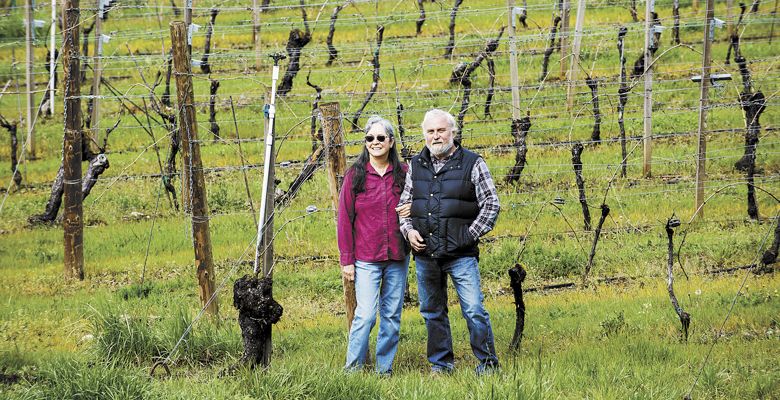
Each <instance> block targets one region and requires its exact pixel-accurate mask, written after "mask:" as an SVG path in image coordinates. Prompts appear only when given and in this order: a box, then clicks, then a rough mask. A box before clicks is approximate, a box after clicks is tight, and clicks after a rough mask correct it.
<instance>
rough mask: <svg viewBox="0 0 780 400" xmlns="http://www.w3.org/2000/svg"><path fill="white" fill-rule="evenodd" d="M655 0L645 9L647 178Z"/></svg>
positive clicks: (644, 160)
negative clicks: (651, 47) (651, 48)
mask: <svg viewBox="0 0 780 400" xmlns="http://www.w3.org/2000/svg"><path fill="white" fill-rule="evenodd" d="M654 9H655V0H647V5H646V7H645V93H644V99H645V101H644V119H643V121H644V134H643V135H642V137H643V145H644V146H643V150H644V152H643V157H642V175H643V176H644V177H645V178H649V177H650V176H652V170H651V163H652V154H653V148H652V144H653V143H652V142H653V67H652V65H650V64H651V63H652V62H653V53H652V52H651V50H650V46H652V44H653V37H654V36H653V10H654Z"/></svg>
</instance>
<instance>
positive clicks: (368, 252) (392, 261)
mask: <svg viewBox="0 0 780 400" xmlns="http://www.w3.org/2000/svg"><path fill="white" fill-rule="evenodd" d="M422 130H423V136H424V139H425V148H423V149H422V151H421V152H420V153H419V154H418V155H416V156H414V157H413V158H412V160H411V161H410V162H409V163H408V164H402V162H401V160H400V159H399V156H398V152H397V150H396V141H395V134H394V133H395V131H394V129H393V126H392V124H391V123H390V122H389V121H388V120H386V119H384V118H381V117H379V116H372V117H371V118H370V119H369V120H368V122H367V123H366V127H365V129H364V133H365V146H364V147H363V149H362V151H361V153H360V156H358V159H357V160H356V161H355V163H354V164H353V165H352V166H351V167H350V168H349V170H348V171H347V173H346V174H345V177H344V184H343V187H342V188H341V194H340V198H339V205H338V223H337V234H338V245H339V252H340V263H341V271H342V275H343V276H344V277H345V278H346V279H348V280H354V281H355V294H356V298H357V308H356V309H355V318H354V320H353V321H352V329H351V330H350V332H349V344H348V347H347V357H346V359H347V360H346V366H345V369H346V370H347V371H353V370H358V369H361V368H362V367H363V366H364V364H365V362H366V354H367V352H368V342H369V335H370V333H371V330H372V328H373V327H374V324H375V322H376V314H377V310H378V311H379V317H380V324H379V332H378V336H377V344H376V372H377V373H379V374H381V375H389V374H391V373H392V364H393V359H394V358H395V354H396V351H397V350H398V341H399V331H400V324H401V310H402V309H403V296H404V289H405V286H406V275H407V270H408V266H409V248H410V247H411V250H412V252H413V253H414V257H415V263H416V271H417V287H418V295H419V301H420V313H421V314H422V316H423V318H424V319H425V326H426V328H427V331H428V346H427V356H428V361H429V362H430V364H431V372H432V373H450V372H452V370H453V368H454V361H455V357H454V354H453V350H452V334H451V332H450V322H449V318H448V309H447V277H448V276H449V277H450V279H451V280H452V282H453V285H454V286H455V290H456V292H457V294H458V299H459V300H460V305H461V310H462V314H463V316H464V318H465V319H466V323H467V325H468V329H469V337H470V342H471V349H472V351H473V352H474V355H475V356H476V357H477V359H478V360H479V365H478V366H477V368H476V372H477V374H478V375H481V374H484V373H491V372H494V371H495V370H497V369H498V358H497V356H496V351H495V346H494V340H493V330H492V328H491V324H490V316H489V315H488V312H487V311H486V310H485V308H484V306H483V304H482V303H483V295H482V290H481V287H480V275H479V267H478V258H479V248H478V244H479V238H480V237H481V236H482V235H484V234H486V233H488V232H489V231H490V230H492V229H493V226H494V225H495V221H496V218H497V217H498V212H499V209H500V206H499V201H498V193H497V191H496V187H495V184H494V183H493V178H492V177H491V175H490V171H489V170H488V167H487V164H486V163H485V160H484V159H482V157H480V156H478V155H477V154H475V153H473V152H471V151H468V150H466V149H464V148H463V147H462V146H460V143H459V142H457V141H456V140H455V134H456V133H457V125H456V122H455V118H454V117H453V116H452V115H451V114H450V113H448V112H446V111H442V110H439V109H432V110H430V111H428V112H427V113H426V114H425V117H424V118H423V122H422Z"/></svg>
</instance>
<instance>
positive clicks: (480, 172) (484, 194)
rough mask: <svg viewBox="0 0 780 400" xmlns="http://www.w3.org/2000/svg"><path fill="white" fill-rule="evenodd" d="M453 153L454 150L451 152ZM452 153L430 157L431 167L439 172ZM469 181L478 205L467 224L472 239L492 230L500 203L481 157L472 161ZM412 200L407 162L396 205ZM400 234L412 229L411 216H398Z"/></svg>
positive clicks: (406, 233) (410, 165) (410, 169)
mask: <svg viewBox="0 0 780 400" xmlns="http://www.w3.org/2000/svg"><path fill="white" fill-rule="evenodd" d="M452 154H455V152H452ZM452 154H450V155H449V156H447V157H444V158H443V159H441V160H440V159H438V158H436V157H432V158H431V162H432V163H433V169H434V171H435V172H439V170H440V169H441V167H443V166H444V164H446V163H447V161H449V160H450V158H452ZM471 183H473V184H474V187H475V188H476V192H477V203H478V205H479V215H477V219H475V220H474V222H472V223H471V226H469V233H471V236H473V237H474V240H477V239H479V238H480V237H481V236H483V235H485V234H486V233H488V232H490V231H491V230H493V227H494V226H495V225H496V219H497V218H498V212H499V210H501V205H500V204H499V202H498V190H496V185H495V183H493V177H492V176H491V175H490V171H489V170H488V166H487V163H485V160H484V159H483V158H482V157H479V158H478V159H477V162H476V163H474V168H472V169H471ZM411 202H412V163H411V162H410V163H409V170H408V171H407V172H406V183H405V185H404V191H403V192H402V193H401V199H400V201H399V202H398V205H399V206H400V205H404V204H407V203H411ZM400 223H401V234H402V235H403V237H404V239H406V238H407V235H408V234H409V231H410V230H412V229H414V228H413V227H412V219H411V218H400ZM407 240H408V239H407Z"/></svg>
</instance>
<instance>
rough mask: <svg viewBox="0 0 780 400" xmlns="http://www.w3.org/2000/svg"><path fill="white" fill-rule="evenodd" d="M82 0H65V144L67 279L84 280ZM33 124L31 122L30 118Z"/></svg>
mask: <svg viewBox="0 0 780 400" xmlns="http://www.w3.org/2000/svg"><path fill="white" fill-rule="evenodd" d="M80 14H81V10H80V9H79V0H65V13H64V15H63V17H64V22H63V33H64V35H63V39H64V43H63V73H64V75H65V78H64V81H65V134H64V137H63V144H62V151H63V155H62V167H63V187H64V189H63V197H64V200H63V201H64V203H65V204H64V210H63V218H62V227H63V230H64V234H65V236H64V241H63V242H64V244H65V254H64V257H63V261H64V264H65V278H66V279H69V278H77V279H79V280H83V279H84V222H83V221H84V219H83V215H84V209H83V208H82V204H81V200H82V196H81V85H80V81H81V72H80V71H79V68H80V66H79V45H78V43H79V17H80ZM28 123H29V121H28Z"/></svg>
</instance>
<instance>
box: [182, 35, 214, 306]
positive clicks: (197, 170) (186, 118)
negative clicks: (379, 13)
mask: <svg viewBox="0 0 780 400" xmlns="http://www.w3.org/2000/svg"><path fill="white" fill-rule="evenodd" d="M171 44H172V47H173V66H174V71H175V75H176V92H177V100H178V109H179V132H180V136H181V155H182V160H183V161H184V167H183V168H182V169H183V170H187V171H190V173H189V174H186V175H185V174H182V179H189V180H190V182H189V190H190V194H189V201H190V204H191V207H190V210H191V212H192V241H193V244H194V247H195V265H196V266H197V276H198V285H199V286H200V290H199V293H200V300H201V303H202V304H203V305H204V306H206V310H207V311H208V312H209V313H211V314H212V315H215V316H216V315H217V313H218V312H219V306H218V303H217V298H216V297H214V291H215V285H214V261H213V259H212V255H211V233H210V231H209V212H208V204H207V203H206V184H205V180H204V178H203V164H202V163H201V159H200V143H199V142H198V125H197V123H196V120H195V105H194V104H193V103H194V100H195V94H194V91H193V88H192V71H191V63H190V56H189V55H190V53H189V51H188V50H187V26H186V24H185V23H184V22H181V21H174V22H171ZM185 176H186V178H185ZM212 297H214V298H213V299H212Z"/></svg>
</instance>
